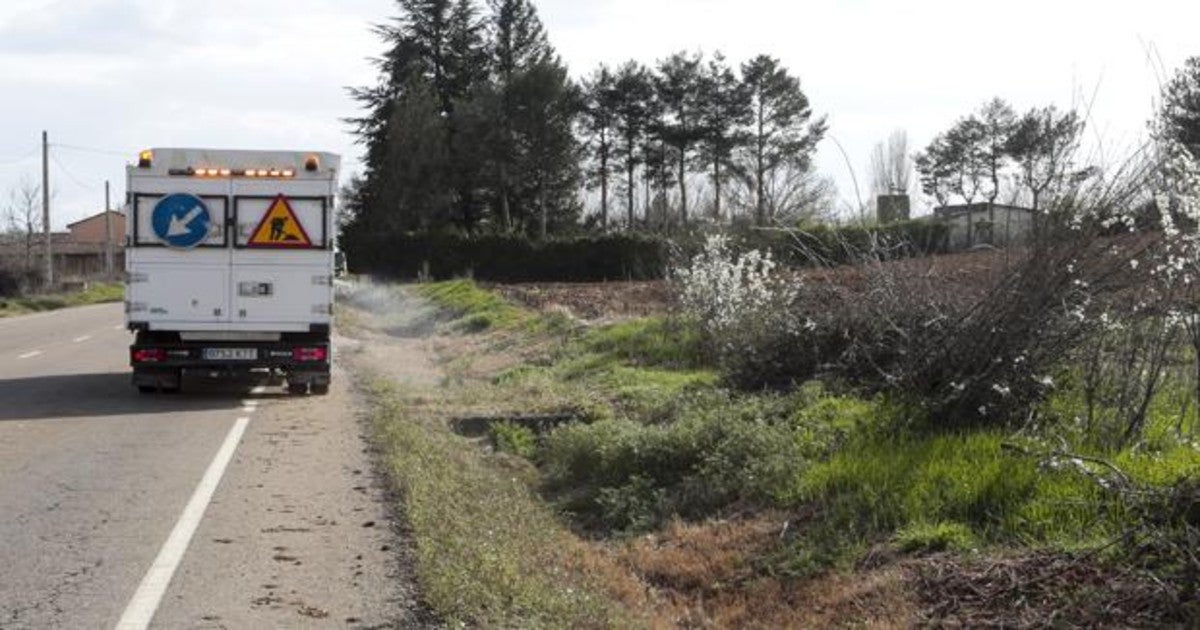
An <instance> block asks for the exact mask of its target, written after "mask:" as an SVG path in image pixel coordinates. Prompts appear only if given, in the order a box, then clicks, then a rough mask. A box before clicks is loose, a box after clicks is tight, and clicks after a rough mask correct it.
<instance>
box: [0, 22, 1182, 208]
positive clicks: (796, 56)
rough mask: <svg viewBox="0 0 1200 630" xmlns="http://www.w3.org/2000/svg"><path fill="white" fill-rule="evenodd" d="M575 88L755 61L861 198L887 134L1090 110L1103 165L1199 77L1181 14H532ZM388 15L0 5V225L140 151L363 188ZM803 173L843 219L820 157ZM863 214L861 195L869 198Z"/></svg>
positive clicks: (71, 201) (82, 193) (846, 190)
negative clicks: (783, 74) (24, 204)
mask: <svg viewBox="0 0 1200 630" xmlns="http://www.w3.org/2000/svg"><path fill="white" fill-rule="evenodd" d="M536 4H537V6H538V8H539V10H540V11H541V15H542V19H543V21H544V22H545V23H546V26H547V28H548V30H549V32H550V36H551V40H552V42H553V43H554V45H555V46H556V47H557V48H558V50H559V52H560V53H561V54H562V56H563V58H564V59H565V61H566V62H567V63H568V65H569V66H570V68H571V71H572V73H573V74H575V75H576V76H581V75H584V74H587V73H588V72H590V71H591V69H592V68H594V67H595V66H596V65H597V64H599V63H601V62H608V63H611V64H616V63H619V62H621V61H623V60H625V59H630V58H633V59H638V60H641V61H644V62H647V63H652V62H653V61H654V60H655V59H658V58H661V57H664V56H666V55H668V54H670V53H671V52H674V51H676V50H680V49H688V50H700V51H704V52H712V51H715V50H721V51H723V52H724V53H725V54H726V56H727V57H728V58H729V59H730V60H732V61H738V62H740V61H741V60H743V59H746V58H748V57H750V56H753V55H756V54H759V53H767V54H770V55H774V56H777V57H780V58H781V59H783V61H784V63H785V64H786V65H787V66H788V67H789V68H790V69H791V70H792V72H793V73H794V74H796V75H797V76H799V77H800V79H801V82H802V85H803V87H804V89H805V91H806V92H807V93H808V95H809V97H810V99H811V100H812V103H813V107H814V109H816V110H817V111H818V112H819V113H824V114H826V115H828V117H829V121H830V135H831V136H832V137H833V138H836V140H837V141H839V142H840V143H841V145H842V146H843V147H844V148H845V150H846V152H847V153H848V156H849V159H850V166H852V167H853V168H854V169H855V170H856V171H857V174H858V176H859V180H860V183H862V184H863V185H864V186H865V180H866V179H867V173H866V166H867V163H868V161H869V154H870V151H871V147H872V146H873V145H874V143H875V142H877V141H879V140H881V139H883V138H885V137H886V136H887V135H888V134H889V133H890V132H891V131H892V130H893V129H905V130H907V131H908V133H909V136H910V141H911V143H912V144H913V146H914V149H917V148H920V147H921V146H923V145H924V144H926V143H927V142H928V141H929V139H930V138H931V137H932V136H933V134H935V133H937V132H938V131H940V130H942V129H944V128H945V127H947V126H948V125H950V124H951V123H952V122H953V121H954V119H956V118H957V117H959V116H961V115H964V114H966V113H968V112H970V111H971V110H972V109H974V108H975V107H977V106H978V105H979V104H980V103H982V102H983V101H984V100H986V99H988V98H990V97H992V96H996V95H999V96H1002V97H1004V98H1006V99H1008V100H1009V101H1010V102H1012V103H1013V105H1014V106H1016V107H1017V108H1018V109H1026V108H1028V107H1032V106H1035V105H1044V104H1050V103H1055V104H1057V105H1059V106H1060V107H1070V106H1072V105H1081V104H1084V103H1086V102H1092V103H1094V107H1093V109H1092V128H1091V129H1090V134H1091V136H1092V137H1093V138H1103V139H1104V144H1105V149H1106V151H1108V152H1109V153H1110V154H1116V153H1118V152H1119V151H1120V150H1121V149H1122V148H1125V147H1128V146H1129V145H1130V144H1132V143H1134V142H1135V141H1136V140H1137V139H1138V138H1139V137H1140V136H1141V134H1142V133H1143V130H1144V129H1145V121H1146V120H1147V118H1148V117H1149V116H1150V113H1151V110H1152V101H1153V98H1154V96H1155V94H1156V92H1157V90H1158V85H1159V76H1158V70H1157V69H1156V68H1157V63H1158V62H1157V61H1153V62H1152V61H1151V60H1150V59H1149V58H1148V51H1151V52H1152V54H1153V55H1154V56H1155V57H1156V58H1160V59H1161V62H1162V65H1163V66H1165V67H1166V69H1167V71H1168V72H1170V71H1172V70H1173V69H1174V68H1175V67H1177V66H1178V65H1179V64H1180V63H1182V61H1183V60H1184V59H1185V58H1187V57H1188V56H1191V55H1200V37H1198V36H1197V29H1198V28H1200V2H1195V1H1194V0H1174V1H1171V0H1140V1H1138V2H1129V1H1091V2H1086V1H1075V0H1069V1H1064V0H1036V1H1035V0H1009V1H1007V2H986V3H985V2H976V1H969V0H909V1H908V2H895V1H887V0H809V1H781V0H587V1H581V0H537V1H536ZM394 13H395V9H394V4H393V2H392V1H391V0H246V1H242V2H234V1H231V0H209V1H207V2H196V1H195V0H192V1H190V2H181V1H176V0H3V1H2V2H0V203H7V199H8V191H9V190H10V189H12V188H13V187H14V186H16V185H17V184H18V182H19V181H20V180H21V178H22V177H27V178H30V179H32V180H34V181H36V179H37V178H38V177H40V154H39V142H40V133H41V130H43V129H45V130H47V131H49V132H50V140H51V143H52V144H54V145H55V146H54V148H53V150H52V154H53V156H54V160H53V161H52V162H51V178H52V184H51V189H52V190H53V192H54V196H55V197H54V216H55V218H54V221H53V222H54V225H55V227H56V228H59V227H62V226H63V225H65V224H66V223H69V222H70V221H73V220H76V219H79V218H81V217H84V216H87V215H89V214H91V213H93V212H97V211H99V209H100V208H101V207H102V205H103V182H104V180H105V179H106V178H107V179H109V180H111V181H112V182H113V186H114V190H115V192H116V193H117V195H118V197H117V198H120V195H121V194H123V190H124V169H123V164H124V163H125V161H127V160H129V159H132V157H133V156H134V155H135V154H136V152H137V151H138V150H139V149H141V148H145V147H149V146H213V147H230V148H274V149H318V150H329V151H334V152H339V153H342V154H343V155H344V156H346V157H347V158H348V159H347V160H346V162H345V166H344V171H345V172H346V173H349V172H351V171H353V170H356V169H357V168H358V157H359V154H360V150H359V148H358V147H357V146H356V145H355V144H354V138H353V137H352V136H350V135H349V134H348V133H347V127H346V125H344V124H343V123H342V122H340V118H342V117H345V116H349V115H353V114H355V106H354V103H353V102H352V101H350V100H349V99H348V98H347V96H346V93H345V90H344V87H345V86H348V85H361V84H365V83H370V82H373V80H374V69H373V68H372V66H371V65H370V63H369V62H368V60H367V59H368V57H370V56H372V55H376V54H378V53H379V52H380V50H381V44H380V42H379V41H378V39H377V38H376V37H375V36H374V35H373V34H372V33H371V32H370V30H369V25H370V24H371V23H377V22H381V21H383V20H386V19H387V18H388V17H389V16H392V15H394ZM817 168H818V169H819V170H821V171H822V172H824V173H826V174H828V175H830V176H832V177H834V179H835V180H836V182H837V184H838V188H839V192H840V194H841V196H842V197H843V198H844V199H846V200H847V201H848V202H851V203H852V202H853V200H854V198H855V191H854V187H853V184H852V183H851V178H850V176H849V169H848V167H847V164H846V161H845V159H844V158H843V156H842V154H841V153H840V152H839V151H838V149H837V147H836V146H835V145H834V143H833V142H831V141H829V140H827V141H826V142H824V143H823V144H822V145H821V147H820V152H819V155H818V159H817ZM862 192H863V194H864V195H865V194H867V191H866V190H865V189H864V190H863V191H862Z"/></svg>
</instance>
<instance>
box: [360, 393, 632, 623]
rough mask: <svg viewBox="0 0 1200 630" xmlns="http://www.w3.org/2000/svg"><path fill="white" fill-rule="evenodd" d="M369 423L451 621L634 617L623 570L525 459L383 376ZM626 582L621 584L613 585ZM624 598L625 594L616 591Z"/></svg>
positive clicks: (436, 604)
mask: <svg viewBox="0 0 1200 630" xmlns="http://www.w3.org/2000/svg"><path fill="white" fill-rule="evenodd" d="M371 396H372V399H373V401H374V426H375V431H376V435H377V437H378V439H379V441H380V443H381V444H382V445H383V447H384V451H385V455H386V463H387V468H388V470H389V472H390V473H391V476H392V479H394V480H395V483H396V485H397V486H398V489H399V491H400V493H401V496H402V500H403V504H404V513H405V515H406V516H407V519H408V522H409V526H410V528H411V530H412V535H413V538H414V540H415V542H416V553H417V562H418V577H419V580H420V582H421V587H422V593H423V595H424V597H425V599H426V601H427V603H428V604H429V605H430V606H431V607H432V608H433V609H434V610H435V611H436V612H437V613H438V614H439V615H440V616H441V617H442V619H443V620H444V621H445V622H447V624H448V625H451V626H455V625H469V626H477V627H621V628H624V627H632V626H637V625H640V624H639V619H637V618H636V617H635V616H634V615H633V614H632V613H630V612H628V608H627V605H628V604H630V603H632V602H630V601H629V600H631V599H636V598H639V597H643V595H642V593H641V591H640V589H639V588H638V587H637V585H636V584H634V583H632V582H630V581H628V580H624V581H622V580H620V579H617V580H614V579H603V577H604V576H605V575H606V574H609V575H611V574H615V573H616V572H617V570H616V569H615V568H614V567H609V566H607V564H606V561H605V560H604V559H603V558H600V557H598V556H597V555H596V554H595V553H594V552H593V551H592V550H590V549H589V548H588V547H587V546H586V545H585V544H583V543H581V542H580V541H579V540H578V539H577V538H575V537H574V536H572V535H571V534H570V533H569V532H568V531H566V530H565V529H564V528H563V526H562V525H561V524H560V522H559V521H558V519H557V518H556V517H555V515H554V513H553V512H552V511H551V510H550V509H548V508H547V507H546V505H545V504H544V503H542V502H541V501H540V500H539V499H538V498H537V497H536V496H535V495H534V494H533V493H532V492H531V491H530V489H529V487H528V485H527V484H526V483H525V482H524V481H523V477H524V476H525V475H526V474H527V472H528V471H523V469H524V468H525V467H527V466H528V464H523V463H522V462H523V460H520V459H518V458H511V457H508V456H506V455H503V454H495V455H492V454H488V453H485V452H483V451H481V450H480V449H478V448H477V447H476V446H475V445H474V444H472V443H470V442H469V441H467V440H466V439H465V438H462V437H460V436H458V435H455V434H454V433H452V432H451V431H450V430H449V429H448V428H447V427H446V426H445V424H444V422H439V421H438V420H437V419H436V418H430V417H423V415H422V402H424V403H425V404H429V403H430V400H429V399H428V398H427V397H424V396H417V397H406V396H405V395H404V393H403V392H402V391H401V390H399V389H397V388H395V387H394V386H392V385H389V384H387V383H385V382H382V381H378V380H377V381H375V384H374V385H373V387H372V388H371ZM620 584H624V586H623V587H622V588H623V591H622V592H613V585H620ZM623 600H624V601H623Z"/></svg>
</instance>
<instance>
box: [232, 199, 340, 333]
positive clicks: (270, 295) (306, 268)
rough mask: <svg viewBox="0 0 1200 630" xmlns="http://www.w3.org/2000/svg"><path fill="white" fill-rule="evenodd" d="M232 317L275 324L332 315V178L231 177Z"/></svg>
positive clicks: (286, 326) (290, 325)
mask: <svg viewBox="0 0 1200 630" xmlns="http://www.w3.org/2000/svg"><path fill="white" fill-rule="evenodd" d="M232 186H233V196H232V203H233V209H232V215H231V216H232V217H233V224H234V230H233V232H234V243H233V249H232V251H231V273H230V286H229V290H230V298H229V300H230V304H231V308H232V312H231V315H232V321H234V322H242V323H245V324H258V325H265V324H271V325H273V326H277V327H278V329H279V330H290V329H295V327H297V326H298V327H300V328H301V329H303V330H308V327H309V325H310V324H312V323H328V322H329V321H331V314H330V309H331V304H332V287H331V278H330V275H331V273H332V257H333V250H332V243H331V235H330V234H329V231H330V229H329V226H330V225H331V223H332V220H331V213H332V212H333V208H332V201H333V200H332V198H331V196H330V195H331V184H330V182H329V181H321V180H300V179H297V180H270V179H267V180H235V181H234V182H233V183H232Z"/></svg>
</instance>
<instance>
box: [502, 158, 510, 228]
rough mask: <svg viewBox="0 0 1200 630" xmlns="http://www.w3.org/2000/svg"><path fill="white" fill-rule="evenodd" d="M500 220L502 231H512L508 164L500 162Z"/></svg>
mask: <svg viewBox="0 0 1200 630" xmlns="http://www.w3.org/2000/svg"><path fill="white" fill-rule="evenodd" d="M500 221H501V222H502V223H503V226H504V231H505V232H511V231H512V215H511V214H510V213H509V208H508V164H506V163H505V162H501V163H500Z"/></svg>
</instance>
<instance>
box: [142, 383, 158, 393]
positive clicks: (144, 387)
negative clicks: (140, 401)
mask: <svg viewBox="0 0 1200 630" xmlns="http://www.w3.org/2000/svg"><path fill="white" fill-rule="evenodd" d="M137 388H138V393H140V394H153V393H155V392H157V391H158V388H157V387H155V386H153V385H138V386H137Z"/></svg>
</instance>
